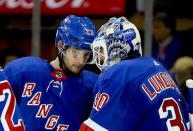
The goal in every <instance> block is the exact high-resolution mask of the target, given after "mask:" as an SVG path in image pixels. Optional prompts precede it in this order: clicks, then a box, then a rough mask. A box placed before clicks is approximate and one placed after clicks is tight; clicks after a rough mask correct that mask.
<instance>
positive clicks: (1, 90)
mask: <svg viewBox="0 0 193 131" xmlns="http://www.w3.org/2000/svg"><path fill="white" fill-rule="evenodd" d="M0 104H2V105H4V107H1V108H0V109H1V110H0V123H2V127H3V129H4V130H6V131H7V130H8V131H9V130H10V131H12V130H14V131H24V130H25V128H24V124H23V123H22V120H21V119H18V121H17V123H14V121H13V116H14V113H15V108H16V99H15V96H14V94H13V92H12V90H11V88H10V85H9V83H8V82H7V81H3V82H0Z"/></svg>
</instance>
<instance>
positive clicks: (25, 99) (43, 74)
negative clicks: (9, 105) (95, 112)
mask: <svg viewBox="0 0 193 131" xmlns="http://www.w3.org/2000/svg"><path fill="white" fill-rule="evenodd" d="M95 35H96V30H95V26H94V25H93V23H92V22H91V20H90V19H88V18H86V17H77V16H74V15H70V16H67V17H66V18H65V19H64V20H62V21H61V24H60V26H59V27H58V29H57V33H56V39H55V46H56V48H57V50H58V56H57V57H56V59H55V60H52V61H50V62H49V61H46V60H42V59H40V58H37V57H25V58H21V59H17V60H15V61H13V62H11V63H9V64H8V65H7V66H6V67H5V72H6V74H7V76H8V79H9V81H10V84H11V86H12V87H13V91H14V93H15V94H16V99H17V101H18V104H19V106H20V108H21V112H22V116H23V119H24V123H25V126H26V130H27V131H37V130H41V131H42V130H58V131H63V130H72V131H77V130H78V129H79V127H80V124H81V123H82V122H83V121H84V120H85V119H86V118H88V116H89V113H90V110H91V108H92V103H93V101H92V98H93V93H94V91H95V90H94V88H93V85H94V83H95V82H96V80H97V75H96V74H94V73H92V72H89V71H86V70H82V68H83V67H84V65H85V64H86V62H87V60H88V58H89V55H90V53H91V51H92V50H91V48H90V44H91V43H92V42H93V40H94V37H95Z"/></svg>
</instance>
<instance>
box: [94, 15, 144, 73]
mask: <svg viewBox="0 0 193 131" xmlns="http://www.w3.org/2000/svg"><path fill="white" fill-rule="evenodd" d="M91 47H92V51H93V60H92V63H95V64H96V65H97V67H98V68H99V69H100V70H101V71H102V70H104V69H105V68H108V67H110V66H112V65H114V64H116V63H118V62H120V61H121V60H124V59H127V58H128V54H129V53H130V54H132V53H133V54H134V53H138V57H141V56H142V49H141V38H140V34H139V31H138V30H137V28H136V27H135V25H134V24H132V23H131V22H129V21H128V20H127V19H126V18H125V17H120V18H115V17H113V18H111V19H110V20H109V21H108V22H107V23H106V24H104V25H103V26H102V27H101V28H100V29H99V31H98V34H97V36H96V38H95V40H94V42H93V43H92V45H91Z"/></svg>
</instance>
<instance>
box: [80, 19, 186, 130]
mask: <svg viewBox="0 0 193 131" xmlns="http://www.w3.org/2000/svg"><path fill="white" fill-rule="evenodd" d="M92 49H93V56H94V58H95V59H94V60H95V63H96V65H97V66H98V67H99V68H100V69H101V70H102V71H103V74H102V75H101V76H100V77H99V79H98V81H97V83H96V87H98V88H99V92H98V93H97V95H96V97H95V102H94V104H93V109H92V111H91V114H90V116H89V118H88V119H87V120H86V121H84V123H83V124H82V125H81V128H80V130H81V131H93V130H94V131H107V130H110V131H166V130H169V131H174V130H176V131H177V130H178V131H185V130H186V131H187V130H188V129H189V126H188V124H189V120H188V107H187V103H186V102H185V101H184V98H183V96H182V95H181V93H180V92H179V89H178V87H177V85H176V83H175V82H174V80H173V78H172V76H171V75H170V73H169V72H168V71H167V70H166V69H165V68H164V67H163V66H162V65H161V64H160V63H159V62H157V61H156V60H154V59H153V58H151V57H142V51H141V39H140V34H139V32H138V30H137V28H136V27H135V25H134V24H132V23H130V22H129V21H128V20H127V19H126V18H125V17H120V18H111V19H110V20H109V21H108V22H107V23H106V24H104V25H103V26H102V27H101V28H100V30H99V32H98V35H97V37H96V38H95V40H94V42H93V44H92Z"/></svg>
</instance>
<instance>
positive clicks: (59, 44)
mask: <svg viewBox="0 0 193 131" xmlns="http://www.w3.org/2000/svg"><path fill="white" fill-rule="evenodd" d="M57 48H58V50H61V49H62V41H61V40H59V41H58V43H57Z"/></svg>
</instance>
